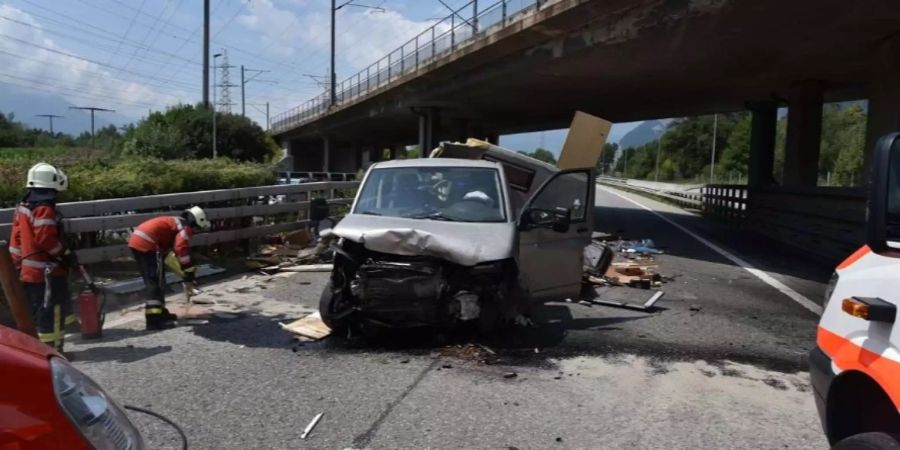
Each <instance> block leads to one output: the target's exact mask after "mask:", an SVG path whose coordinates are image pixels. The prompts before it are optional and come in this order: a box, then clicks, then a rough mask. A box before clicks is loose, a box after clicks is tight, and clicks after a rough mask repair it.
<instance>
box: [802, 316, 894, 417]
mask: <svg viewBox="0 0 900 450" xmlns="http://www.w3.org/2000/svg"><path fill="white" fill-rule="evenodd" d="M816 342H817V343H818V344H819V348H821V349H822V351H823V352H825V354H826V355H828V356H829V357H831V360H832V361H833V362H834V364H835V365H836V366H838V367H839V368H840V369H841V370H856V371H859V372H862V373H864V374H866V375H868V376H869V377H871V378H872V379H873V380H875V381H876V382H877V383H878V384H879V385H881V388H882V389H884V391H885V392H887V394H888V396H889V397H890V398H891V401H893V402H894V406H896V407H897V409H900V362H897V361H894V360H892V359H889V358H885V357H883V356H881V355H879V354H878V353H875V352H873V351H871V350H868V349H865V348H862V347H860V346H858V345H856V344H854V343H853V342H851V341H850V340H849V339H846V338H844V337H842V336H839V335H837V334H834V333H832V332H830V331H828V330H826V329H825V328H822V327H819V332H818V336H817V338H816Z"/></svg>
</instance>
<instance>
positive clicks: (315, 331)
mask: <svg viewBox="0 0 900 450" xmlns="http://www.w3.org/2000/svg"><path fill="white" fill-rule="evenodd" d="M278 325H280V326H281V328H282V329H284V330H286V331H288V332H290V333H294V334H296V335H300V336H304V337H307V338H310V339H314V340H319V339H323V338H326V337H328V335H330V334H331V328H329V327H328V325H325V322H323V321H322V316H321V315H320V314H319V312H318V311H317V312H314V313H312V314H310V315H308V316H306V317H304V318H302V319H299V320H295V321H293V322H291V323H289V324H284V323H281V322H278Z"/></svg>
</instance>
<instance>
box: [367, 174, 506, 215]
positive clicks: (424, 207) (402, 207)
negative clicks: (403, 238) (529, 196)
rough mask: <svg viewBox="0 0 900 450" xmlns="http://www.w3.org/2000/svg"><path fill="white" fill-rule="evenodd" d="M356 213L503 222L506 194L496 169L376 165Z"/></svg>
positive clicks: (368, 179)
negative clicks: (383, 167) (389, 166)
mask: <svg viewBox="0 0 900 450" xmlns="http://www.w3.org/2000/svg"><path fill="white" fill-rule="evenodd" d="M353 212H354V213H355V214H368V215H375V216H389V217H404V218H410V219H432V220H446V221H456V222H503V221H505V220H506V199H505V198H503V189H501V186H500V176H499V173H498V171H497V170H496V169H491V168H481V167H391V168H385V169H373V170H372V172H371V173H370V174H369V176H368V177H367V178H366V181H365V183H364V185H363V186H362V188H361V190H360V194H359V199H358V200H357V202H356V207H355V208H354V210H353Z"/></svg>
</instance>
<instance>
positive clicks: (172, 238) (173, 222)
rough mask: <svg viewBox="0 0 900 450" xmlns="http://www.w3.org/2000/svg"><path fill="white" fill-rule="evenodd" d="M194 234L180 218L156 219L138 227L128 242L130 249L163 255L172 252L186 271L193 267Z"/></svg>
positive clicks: (164, 217) (165, 217)
mask: <svg viewBox="0 0 900 450" xmlns="http://www.w3.org/2000/svg"><path fill="white" fill-rule="evenodd" d="M193 234H194V232H193V230H191V227H190V226H188V225H187V224H186V223H185V222H184V219H182V218H180V217H175V216H163V217H156V218H153V219H150V220H148V221H146V222H144V223H142V224H140V225H138V227H137V228H136V229H135V230H134V233H132V234H131V238H130V239H129V240H128V247H130V248H133V249H135V250H137V251H139V252H144V253H149V252H160V253H161V254H163V255H165V254H166V253H169V251H170V250H172V251H174V252H175V256H176V257H177V258H178V262H179V263H181V267H183V268H185V269H186V268H188V267H191V266H192V263H191V253H190V247H189V243H190V240H191V236H192V235H193Z"/></svg>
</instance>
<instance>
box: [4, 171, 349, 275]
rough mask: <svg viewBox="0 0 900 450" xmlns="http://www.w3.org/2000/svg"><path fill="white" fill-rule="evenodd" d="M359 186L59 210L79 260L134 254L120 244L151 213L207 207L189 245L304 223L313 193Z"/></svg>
mask: <svg viewBox="0 0 900 450" xmlns="http://www.w3.org/2000/svg"><path fill="white" fill-rule="evenodd" d="M357 186H358V183H356V182H352V181H341V182H320V183H306V184H294V185H276V186H258V187H249V188H238V189H221V190H214V191H200V192H184V193H177V194H162V195H148V196H144V197H130V198H119V199H108V200H93V201H85V202H72V203H61V204H59V205H58V209H59V211H60V213H61V214H62V216H63V217H65V219H63V227H64V231H65V233H67V234H71V235H79V236H81V237H82V238H81V239H79V241H80V246H81V248H79V249H78V250H77V251H76V253H77V255H78V259H79V261H81V262H82V263H85V264H90V263H96V262H101V261H110V260H113V259H115V258H120V257H124V256H130V252H129V251H128V247H127V246H126V245H125V244H123V243H122V242H123V241H124V239H125V238H127V236H128V234H129V229H130V228H132V227H135V226H137V225H139V224H140V223H141V222H143V221H145V220H147V219H150V218H152V217H157V216H163V215H176V214H179V213H180V212H181V211H182V210H183V209H184V208H186V207H189V206H192V205H200V206H202V207H203V208H204V209H205V210H206V213H207V215H208V216H209V219H210V221H211V222H212V225H213V227H212V230H211V231H210V232H208V233H200V234H197V235H195V236H194V237H193V238H192V239H191V244H192V245H198V246H202V245H211V244H216V243H219V242H228V241H238V240H243V239H248V238H252V237H258V236H264V235H268V234H274V233H280V232H285V231H291V230H296V229H299V228H301V227H304V226H306V224H307V221H306V220H304V218H303V217H302V214H303V213H304V212H306V211H307V210H308V209H309V203H310V202H309V200H310V199H311V198H316V197H322V198H326V199H328V200H329V204H331V205H347V204H349V203H350V202H351V201H352V197H353V195H352V191H355V189H356V187H357ZM13 212H14V209H12V208H9V209H0V239H5V238H6V237H7V236H9V232H10V227H11V224H10V222H11V221H12V217H13ZM98 235H99V237H100V239H99V240H98V239H97V238H98ZM104 242H105V243H104Z"/></svg>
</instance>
